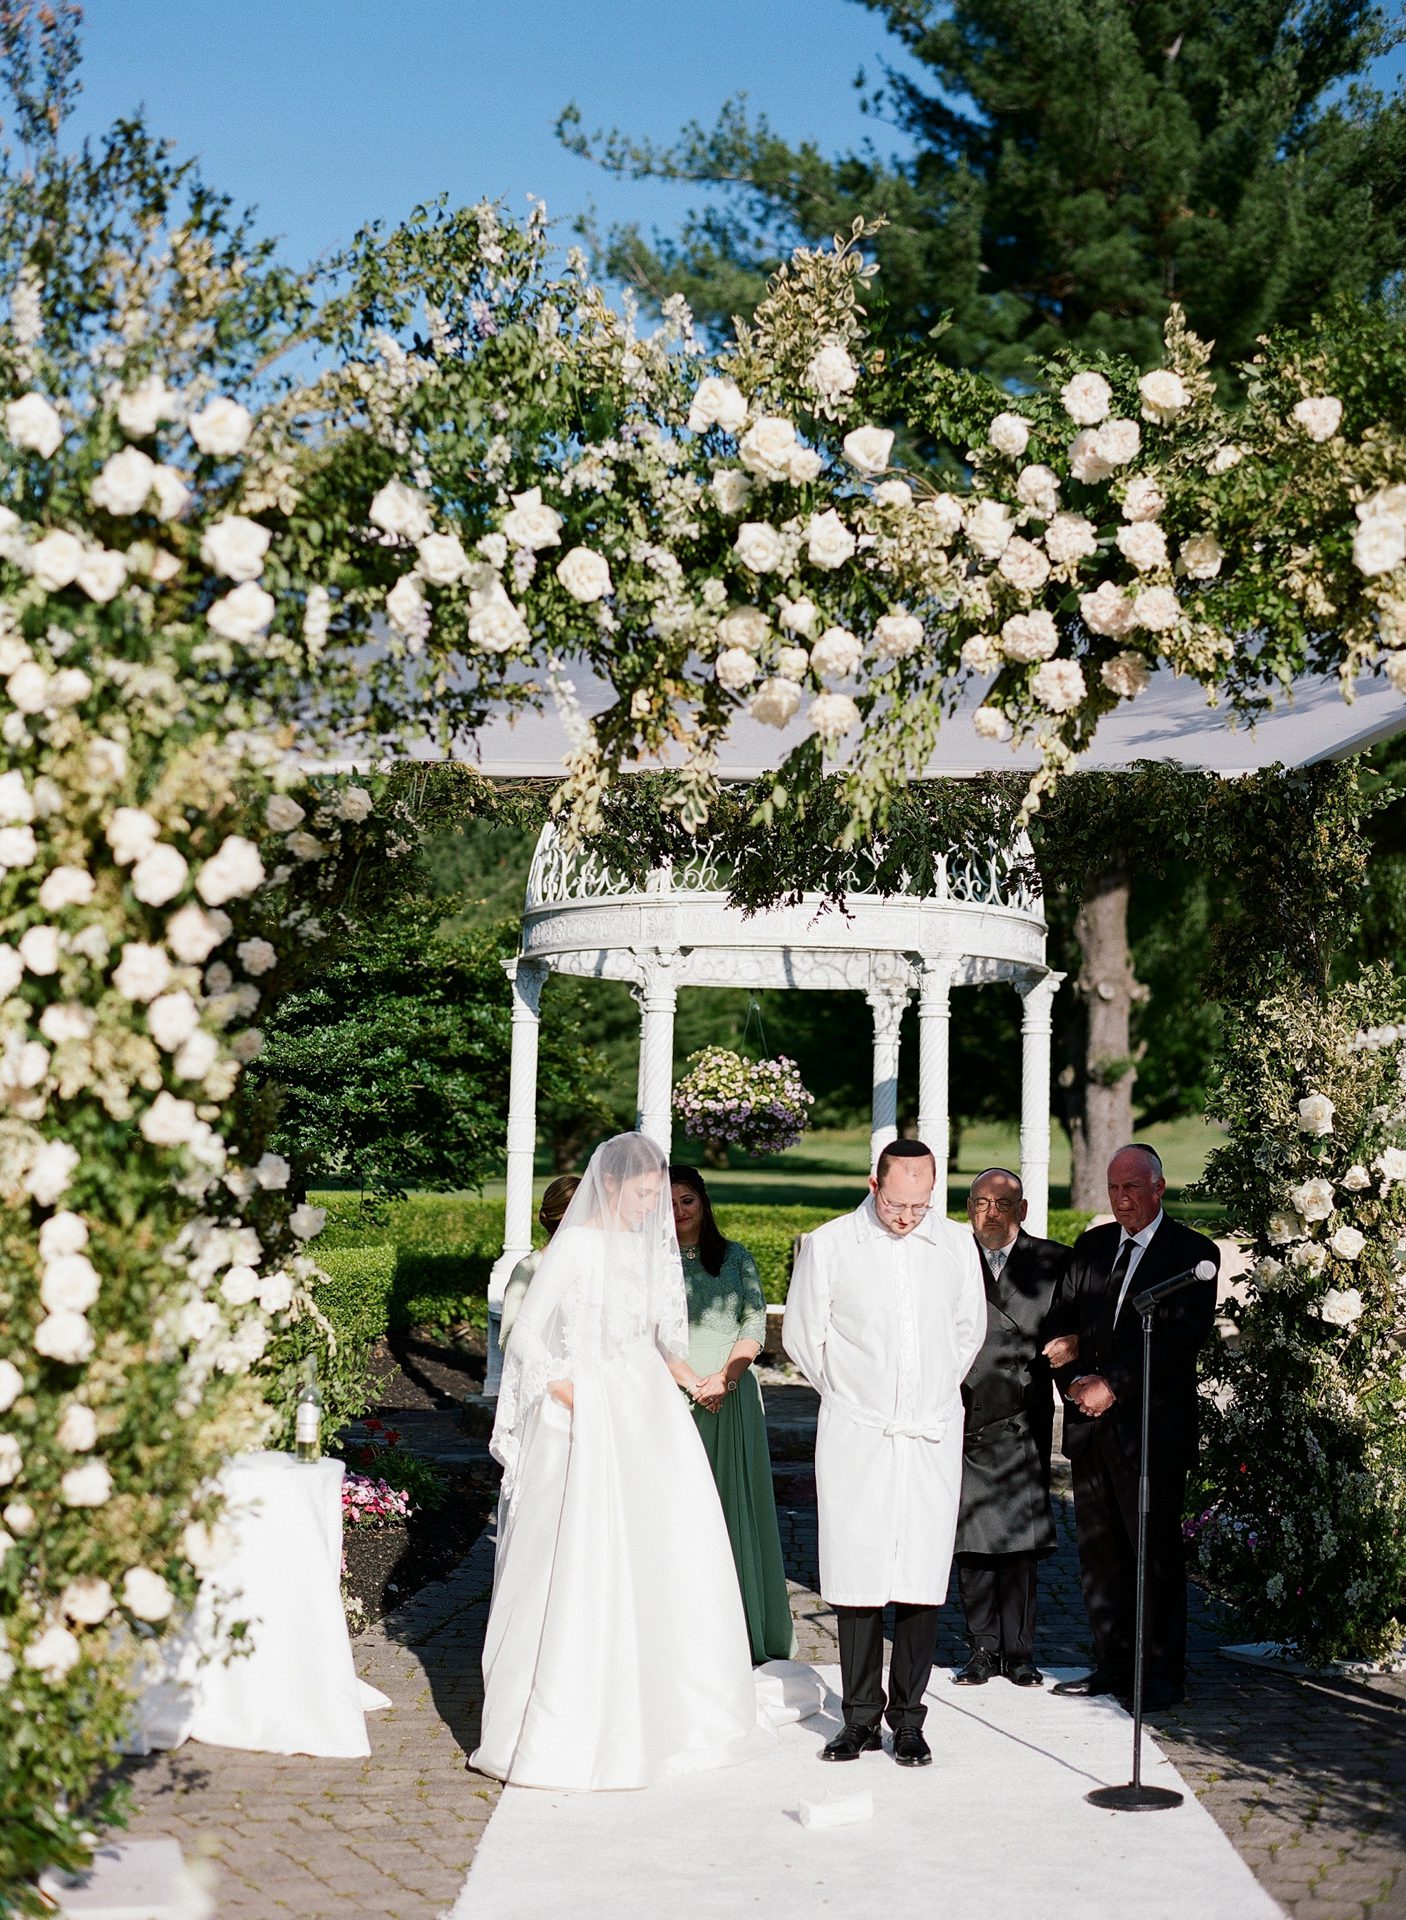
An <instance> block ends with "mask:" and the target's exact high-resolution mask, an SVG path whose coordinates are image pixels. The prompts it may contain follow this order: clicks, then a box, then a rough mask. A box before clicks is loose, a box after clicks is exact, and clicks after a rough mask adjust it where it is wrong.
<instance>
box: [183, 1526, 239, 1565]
mask: <svg viewBox="0 0 1406 1920" xmlns="http://www.w3.org/2000/svg"><path fill="white" fill-rule="evenodd" d="M233 1550H234V1540H233V1536H232V1535H231V1534H230V1531H229V1529H228V1528H227V1527H221V1526H214V1527H212V1526H211V1525H210V1524H209V1523H208V1522H207V1521H205V1520H188V1521H187V1522H186V1524H185V1528H184V1530H183V1531H182V1533H181V1552H182V1553H183V1554H184V1555H185V1557H186V1559H187V1560H188V1561H189V1563H190V1565H191V1566H192V1567H194V1569H195V1571H196V1572H197V1573H211V1572H213V1571H214V1569H215V1568H216V1567H218V1566H220V1565H222V1564H223V1563H224V1562H225V1561H226V1560H228V1559H229V1556H230V1554H231V1553H232V1552H233Z"/></svg>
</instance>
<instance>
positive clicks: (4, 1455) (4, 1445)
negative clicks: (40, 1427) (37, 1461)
mask: <svg viewBox="0 0 1406 1920" xmlns="http://www.w3.org/2000/svg"><path fill="white" fill-rule="evenodd" d="M23 1472H24V1454H23V1452H22V1451H21V1450H20V1443H19V1441H18V1440H17V1439H16V1438H15V1436H14V1435H13V1434H12V1433H0V1487H8V1486H12V1485H13V1484H14V1482H15V1481H16V1480H18V1479H19V1477H20V1475H21V1474H22V1473H23Z"/></svg>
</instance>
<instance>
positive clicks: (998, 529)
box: [966, 500, 1015, 560]
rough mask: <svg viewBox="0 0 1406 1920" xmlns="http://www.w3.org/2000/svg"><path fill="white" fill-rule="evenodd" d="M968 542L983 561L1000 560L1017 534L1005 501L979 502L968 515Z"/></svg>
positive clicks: (970, 509) (969, 510) (971, 508)
mask: <svg viewBox="0 0 1406 1920" xmlns="http://www.w3.org/2000/svg"><path fill="white" fill-rule="evenodd" d="M966 529H967V542H968V544H969V545H970V546H971V547H972V549H973V550H974V551H975V552H977V553H979V554H980V555H981V557H982V559H983V560H999V559H1000V557H1001V555H1002V554H1003V553H1004V552H1005V550H1006V548H1007V546H1008V545H1009V544H1010V541H1011V537H1012V535H1013V534H1014V532H1015V528H1014V526H1013V525H1012V524H1011V510H1010V508H1009V507H1008V506H1007V505H1006V503H1005V501H1004V500H978V501H976V503H975V504H974V505H973V506H972V507H970V508H969V509H968V511H967V515H966Z"/></svg>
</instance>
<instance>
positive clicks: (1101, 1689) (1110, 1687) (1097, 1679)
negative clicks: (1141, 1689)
mask: <svg viewBox="0 0 1406 1920" xmlns="http://www.w3.org/2000/svg"><path fill="white" fill-rule="evenodd" d="M1050 1692H1051V1693H1062V1694H1066V1695H1070V1694H1072V1695H1073V1696H1074V1697H1075V1698H1076V1699H1080V1700H1092V1699H1093V1698H1094V1697H1095V1696H1096V1695H1098V1694H1101V1693H1127V1692H1128V1685H1127V1682H1126V1681H1123V1680H1115V1679H1114V1678H1113V1676H1112V1675H1111V1674H1107V1673H1100V1672H1099V1670H1098V1668H1097V1667H1095V1668H1094V1670H1093V1672H1092V1673H1081V1674H1080V1676H1079V1678H1078V1679H1077V1680H1057V1681H1056V1682H1055V1684H1054V1685H1053V1686H1052V1687H1051V1688H1050Z"/></svg>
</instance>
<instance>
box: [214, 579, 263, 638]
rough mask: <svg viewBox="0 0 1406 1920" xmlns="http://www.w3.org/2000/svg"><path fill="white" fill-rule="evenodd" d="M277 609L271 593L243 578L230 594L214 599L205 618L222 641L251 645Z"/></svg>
mask: <svg viewBox="0 0 1406 1920" xmlns="http://www.w3.org/2000/svg"><path fill="white" fill-rule="evenodd" d="M277 611H278V609H277V607H276V605H275V603H274V598H273V595H272V594H271V593H266V592H265V590H264V589H263V588H262V587H260V586H256V585H255V584H254V582H253V581H252V580H246V581H245V582H244V584H243V586H239V587H236V588H235V589H234V591H233V593H227V594H226V595H225V596H224V598H223V599H221V600H217V601H216V602H215V603H214V605H213V606H212V607H211V609H210V611H209V612H208V613H207V614H206V616H205V619H206V622H207V624H208V626H209V628H210V631H211V633H217V634H218V635H219V636H220V638H221V639H222V640H230V641H233V642H234V643H235V644H236V645H239V646H250V645H252V643H253V642H254V641H255V640H257V639H259V637H260V636H261V635H262V634H263V633H264V631H265V630H266V629H267V627H268V625H269V622H270V621H271V620H272V619H273V616H274V614H275V613H276V612H277Z"/></svg>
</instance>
